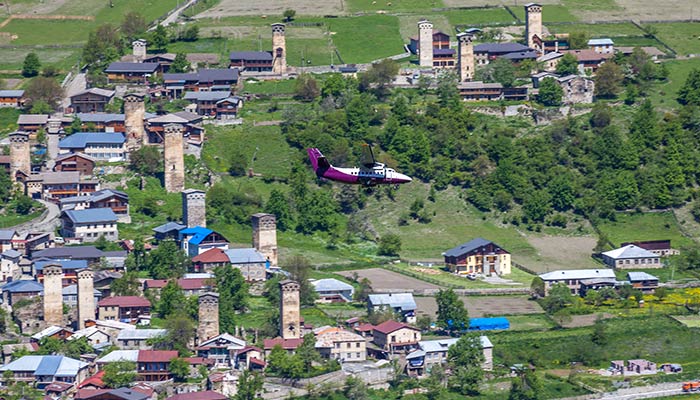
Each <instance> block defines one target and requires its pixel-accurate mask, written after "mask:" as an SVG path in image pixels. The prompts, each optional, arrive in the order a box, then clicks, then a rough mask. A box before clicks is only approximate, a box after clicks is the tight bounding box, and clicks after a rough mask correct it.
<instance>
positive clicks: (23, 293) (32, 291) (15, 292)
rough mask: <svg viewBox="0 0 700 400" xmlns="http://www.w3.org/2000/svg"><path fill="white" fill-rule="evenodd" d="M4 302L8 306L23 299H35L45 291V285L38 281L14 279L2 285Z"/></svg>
mask: <svg viewBox="0 0 700 400" xmlns="http://www.w3.org/2000/svg"><path fill="white" fill-rule="evenodd" d="M0 289H2V303H3V304H6V305H8V306H12V304H14V303H16V302H18V301H19V300H22V299H33V298H35V297H38V296H40V295H41V294H42V293H44V285H42V284H41V283H39V282H37V281H33V280H32V281H29V280H23V281H12V282H7V283H6V284H4V285H2V287H1V288H0Z"/></svg>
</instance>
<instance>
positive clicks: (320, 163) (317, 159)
mask: <svg viewBox="0 0 700 400" xmlns="http://www.w3.org/2000/svg"><path fill="white" fill-rule="evenodd" d="M306 152H307V153H308V154H309V160H310V161H311V166H313V168H314V171H318V170H319V169H320V170H325V169H328V168H330V166H331V164H330V163H329V162H328V159H327V158H326V157H325V156H324V155H323V154H321V151H320V150H319V149H317V148H315V147H313V148H309V149H306Z"/></svg>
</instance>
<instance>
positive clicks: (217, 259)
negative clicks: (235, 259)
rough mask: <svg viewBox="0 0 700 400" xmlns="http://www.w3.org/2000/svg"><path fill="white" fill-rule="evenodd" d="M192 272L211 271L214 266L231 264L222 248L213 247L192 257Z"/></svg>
mask: <svg viewBox="0 0 700 400" xmlns="http://www.w3.org/2000/svg"><path fill="white" fill-rule="evenodd" d="M192 265H193V267H194V272H212V271H213V270H214V268H216V267H223V266H226V265H231V261H230V260H229V258H228V256H227V255H226V253H224V250H223V249H220V248H213V249H209V250H207V251H205V252H204V253H202V254H199V255H197V256H195V257H193V258H192Z"/></svg>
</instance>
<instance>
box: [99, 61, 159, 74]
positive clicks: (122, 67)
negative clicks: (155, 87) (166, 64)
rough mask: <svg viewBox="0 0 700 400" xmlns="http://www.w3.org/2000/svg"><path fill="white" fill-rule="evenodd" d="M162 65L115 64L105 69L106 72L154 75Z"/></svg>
mask: <svg viewBox="0 0 700 400" xmlns="http://www.w3.org/2000/svg"><path fill="white" fill-rule="evenodd" d="M158 66H160V64H158V63H132V62H119V61H116V62H113V63H111V64H109V66H108V67H107V68H106V69H105V72H137V73H151V74H152V73H154V72H155V71H156V70H157V69H158Z"/></svg>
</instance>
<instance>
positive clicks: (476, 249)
mask: <svg viewBox="0 0 700 400" xmlns="http://www.w3.org/2000/svg"><path fill="white" fill-rule="evenodd" d="M442 255H443V256H444V257H445V265H446V266H447V267H448V268H449V269H450V271H451V272H453V273H455V274H458V275H467V274H482V275H489V276H490V275H499V276H500V275H508V274H510V271H511V265H510V264H511V260H510V253H509V252H507V251H506V250H504V249H503V248H502V247H501V246H499V245H497V244H496V243H494V242H492V241H490V240H486V239H482V238H476V239H473V240H471V241H469V242H467V243H464V244H461V245H459V246H457V247H455V248H452V249H450V250H447V251H446V252H444V253H442Z"/></svg>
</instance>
